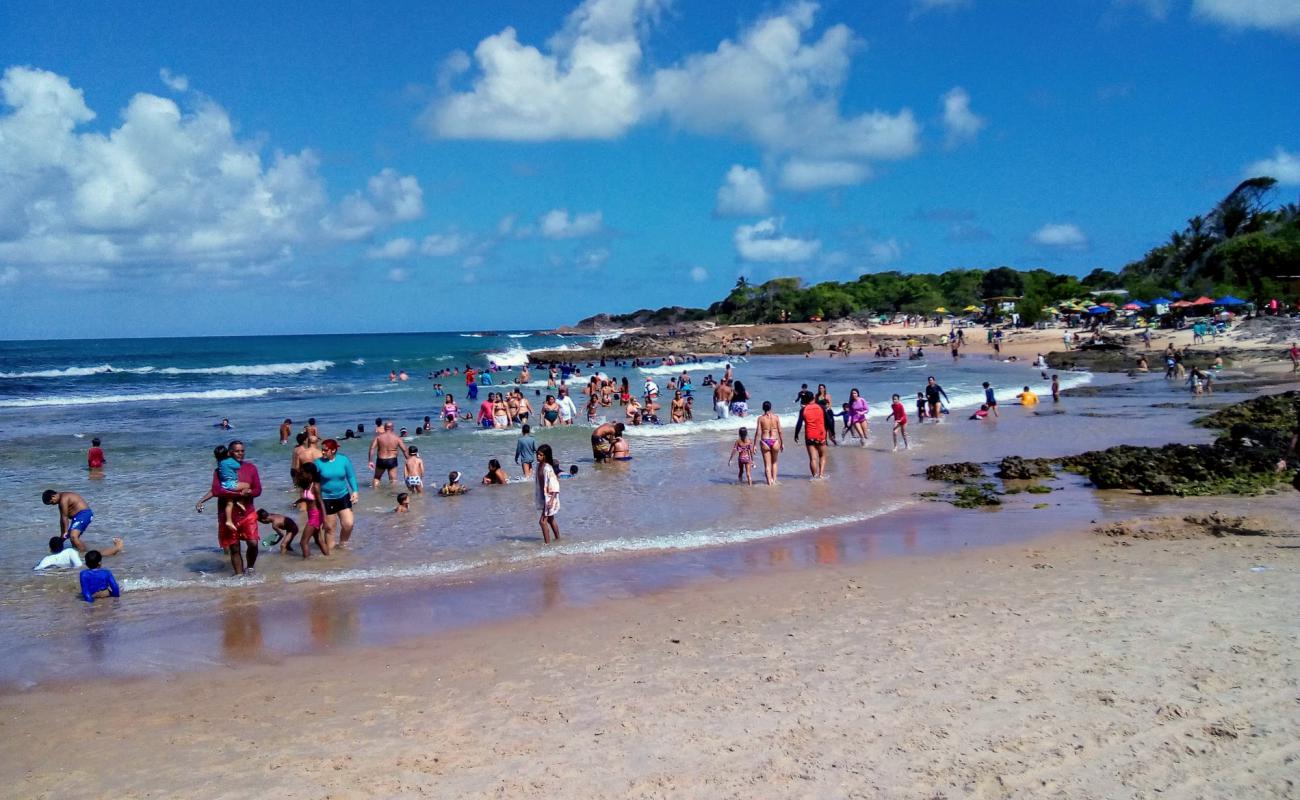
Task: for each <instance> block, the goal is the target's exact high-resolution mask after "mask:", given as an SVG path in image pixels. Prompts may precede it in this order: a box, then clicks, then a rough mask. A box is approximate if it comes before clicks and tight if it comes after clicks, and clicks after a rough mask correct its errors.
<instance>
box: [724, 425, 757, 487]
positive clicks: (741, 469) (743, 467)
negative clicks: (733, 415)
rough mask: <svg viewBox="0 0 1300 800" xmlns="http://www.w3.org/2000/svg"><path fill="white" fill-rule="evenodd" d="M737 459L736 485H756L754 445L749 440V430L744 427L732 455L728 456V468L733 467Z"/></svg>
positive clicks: (732, 448)
mask: <svg viewBox="0 0 1300 800" xmlns="http://www.w3.org/2000/svg"><path fill="white" fill-rule="evenodd" d="M733 459H735V461H736V464H737V471H736V483H740V482H742V481H744V482H745V483H747V484H749V485H750V486H753V485H754V472H753V470H754V443H753V442H751V441H750V440H749V429H748V428H744V427H742V428H741V429H740V434H739V438H738V439H736V443H735V444H734V445H732V447H731V455H729V456H727V466H731V462H732V460H733Z"/></svg>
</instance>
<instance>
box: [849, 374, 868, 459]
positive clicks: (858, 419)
mask: <svg viewBox="0 0 1300 800" xmlns="http://www.w3.org/2000/svg"><path fill="white" fill-rule="evenodd" d="M869 411H870V406H869V405H868V404H867V400H866V398H864V397H863V396H862V393H861V392H859V391H858V390H857V389H856V388H855V389H852V390H851V391H849V431H850V432H851V433H852V434H853V435H854V436H856V437H857V439H858V443H859V444H861V445H862V446H863V447H865V446H866V444H867V414H868V412H869Z"/></svg>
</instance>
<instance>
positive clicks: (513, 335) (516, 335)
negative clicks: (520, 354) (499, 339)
mask: <svg viewBox="0 0 1300 800" xmlns="http://www.w3.org/2000/svg"><path fill="white" fill-rule="evenodd" d="M506 336H508V337H510V338H511V339H527V338H528V337H529V336H532V334H531V333H507V334H506Z"/></svg>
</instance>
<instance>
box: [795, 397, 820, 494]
mask: <svg viewBox="0 0 1300 800" xmlns="http://www.w3.org/2000/svg"><path fill="white" fill-rule="evenodd" d="M799 402H800V404H802V405H803V409H802V410H801V411H800V412H799V419H798V421H797V422H795V425H794V440H795V441H796V442H797V441H799V432H800V431H803V434H804V444H805V445H806V446H807V448H808V472H809V474H811V475H812V478H813V480H821V479H822V478H825V477H826V415H825V413H824V412H823V411H822V407H821V406H819V405H817V404H816V403H814V402H813V394H812V392H804V393H803V396H802V397H800V398H799Z"/></svg>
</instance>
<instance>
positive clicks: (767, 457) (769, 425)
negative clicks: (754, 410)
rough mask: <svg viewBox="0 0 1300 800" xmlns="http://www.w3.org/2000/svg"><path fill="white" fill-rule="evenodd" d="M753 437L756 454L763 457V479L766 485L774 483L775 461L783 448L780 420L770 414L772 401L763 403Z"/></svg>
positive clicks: (783, 441)
mask: <svg viewBox="0 0 1300 800" xmlns="http://www.w3.org/2000/svg"><path fill="white" fill-rule="evenodd" d="M754 435H755V436H756V437H757V438H758V452H759V453H760V454H761V455H762V456H763V477H764V478H765V479H766V480H767V485H768V486H772V485H773V484H775V483H776V460H777V458H778V457H779V456H780V454H781V450H782V449H784V447H785V440H784V439H782V438H781V418H780V417H778V416H777V415H776V414H773V413H772V401H771V400H764V401H763V413H762V414H760V415H759V417H758V420H757V421H756V430H755V432H754Z"/></svg>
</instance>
